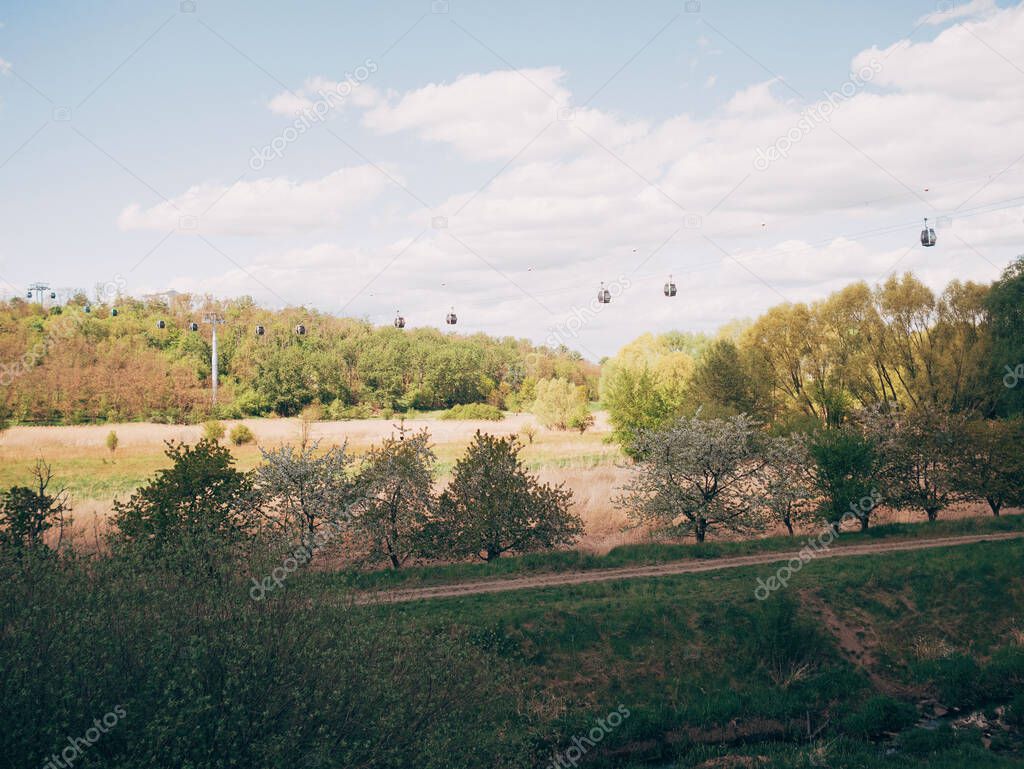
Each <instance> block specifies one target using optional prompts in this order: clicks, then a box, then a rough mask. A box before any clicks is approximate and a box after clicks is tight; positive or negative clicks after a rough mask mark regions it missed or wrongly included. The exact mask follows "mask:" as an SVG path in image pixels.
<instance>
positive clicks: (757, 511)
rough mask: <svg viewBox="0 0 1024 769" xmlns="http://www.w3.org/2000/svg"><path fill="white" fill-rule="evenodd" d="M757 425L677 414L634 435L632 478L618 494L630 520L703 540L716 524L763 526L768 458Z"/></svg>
mask: <svg viewBox="0 0 1024 769" xmlns="http://www.w3.org/2000/svg"><path fill="white" fill-rule="evenodd" d="M763 443H764V441H763V439H762V436H761V433H760V431H759V429H758V426H757V424H756V423H755V422H754V420H753V419H751V418H750V417H749V416H747V415H745V414H740V415H738V416H733V417H729V418H726V419H701V418H699V416H698V417H682V418H680V419H679V420H677V421H676V422H674V423H672V424H670V425H669V426H668V427H666V428H664V429H660V430H648V431H644V432H642V433H641V434H640V436H639V438H638V440H637V443H636V449H637V455H638V457H639V459H638V460H637V462H636V464H635V466H634V472H633V477H632V478H631V479H630V481H629V482H628V483H627V484H626V485H625V486H624V487H623V488H622V492H623V493H622V495H620V496H619V498H618V499H617V500H616V501H617V503H618V504H619V506H620V507H623V508H625V509H626V510H627V511H628V513H629V516H630V518H631V519H632V521H633V523H634V524H635V525H638V526H639V525H650V526H653V527H654V528H655V529H658V530H661V531H664V532H668V533H671V534H675V535H689V534H692V535H693V536H694V537H695V538H696V539H697V541H698V542H703V541H704V539H705V538H706V537H707V535H708V533H709V532H713V531H717V530H725V531H734V532H751V531H756V530H759V529H763V528H764V524H765V520H764V515H763V505H762V498H761V497H762V493H763V492H762V484H763V481H764V472H765V466H766V464H767V459H766V458H765V454H764V452H763V450H762V449H763Z"/></svg>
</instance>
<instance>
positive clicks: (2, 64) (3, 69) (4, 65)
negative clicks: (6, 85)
mask: <svg viewBox="0 0 1024 769" xmlns="http://www.w3.org/2000/svg"><path fill="white" fill-rule="evenodd" d="M9 74H11V63H10V62H9V61H7V60H6V59H0V75H9Z"/></svg>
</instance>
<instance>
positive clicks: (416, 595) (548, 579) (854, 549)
mask: <svg viewBox="0 0 1024 769" xmlns="http://www.w3.org/2000/svg"><path fill="white" fill-rule="evenodd" d="M1021 538H1024V532H1009V533H1002V534H971V535H968V536H961V537H940V538H936V539H918V540H902V541H895V542H871V543H868V544H860V545H846V546H842V545H841V546H839V547H835V548H832V549H831V550H824V551H821V552H820V553H819V554H818V555H817V558H846V557H849V556H855V555H873V554H876V553H895V552H900V551H904V550H928V549H931V548H936V547H953V546H956V545H970V544H974V543H976V542H999V541H1004V540H1009V539H1021ZM797 557H798V555H797V552H796V551H780V552H775V553H757V554H756V555H742V556H734V557H728V558H715V559H709V560H703V561H695V560H686V561H673V562H671V563H662V564H657V565H654V566H627V567H623V568H618V569H595V570H593V571H581V572H568V573H554V574H538V575H535V576H531V577H513V578H510V579H491V580H485V581H477V582H463V583H460V584H449V585H436V586H431V587H416V588H400V589H395V590H381V591H377V592H367V593H363V594H361V595H360V596H359V598H358V599H357V603H400V602H403V601H423V600H429V599H432V598H455V597H459V596H464V595H479V594H482V593H504V592H506V591H509V590H528V589H531V588H545V587H558V586H560V585H583V584H586V583H588V582H611V581H613V580H619V579H640V578H645V577H665V576H670V575H673V574H694V573H697V572H703V571H718V570H719V569H735V568H739V567H741V566H757V565H759V564H766V563H781V562H783V561H788V560H790V559H792V558H797ZM817 558H816V559H817ZM751 590H753V587H751Z"/></svg>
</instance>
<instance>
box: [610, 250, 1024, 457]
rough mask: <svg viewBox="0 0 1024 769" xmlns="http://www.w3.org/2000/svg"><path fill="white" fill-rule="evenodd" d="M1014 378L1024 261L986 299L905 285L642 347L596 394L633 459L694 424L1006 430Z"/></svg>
mask: <svg viewBox="0 0 1024 769" xmlns="http://www.w3.org/2000/svg"><path fill="white" fill-rule="evenodd" d="M1022 364H1024V257H1021V258H1019V259H1017V260H1016V261H1015V262H1014V263H1013V264H1011V265H1010V266H1009V267H1008V268H1007V269H1006V270H1005V271H1004V273H1003V275H1002V276H1001V277H1000V279H999V280H997V281H995V282H994V283H992V284H991V285H982V284H978V283H971V282H966V283H963V282H960V281H953V282H951V283H950V284H949V285H948V286H947V287H946V289H945V290H944V291H943V292H942V293H941V294H940V295H938V296H936V295H935V294H934V293H933V292H932V291H931V290H930V289H929V288H928V287H927V286H925V285H924V284H923V283H921V282H920V281H919V280H918V279H917V278H915V277H914V276H913V275H911V274H909V273H908V274H905V275H903V276H900V277H895V276H894V277H891V278H889V279H888V280H886V281H885V282H884V283H882V284H880V285H877V286H875V287H873V288H872V287H869V286H868V285H867V284H866V283H863V282H859V283H854V284H852V285H849V286H847V287H846V288H844V289H842V290H840V291H837V292H835V293H833V294H831V295H830V296H829V297H827V298H825V299H823V300H821V301H818V302H814V303H811V304H804V303H790V304H782V305H779V306H776V307H773V308H771V309H770V310H768V311H767V312H766V313H764V314H763V315H761V316H760V317H758V318H757V319H755V320H753V321H747V322H743V323H733V324H730V325H729V326H727V327H726V328H724V329H722V331H721V332H720V333H719V334H718V335H717V336H716V337H708V336H706V335H700V334H682V333H678V332H673V333H669V334H663V335H661V336H657V337H656V336H653V335H650V334H646V335H644V336H641V337H640V338H638V339H637V340H635V341H634V342H632V343H630V344H629V345H627V346H626V347H624V348H623V349H622V350H621V351H620V352H619V353H618V354H617V355H616V356H614V357H613V358H611V359H609V360H607V361H606V362H605V364H604V366H603V368H602V373H601V384H600V388H601V399H602V402H603V403H604V404H605V406H606V408H607V409H608V412H609V417H610V419H611V421H612V424H613V426H614V429H615V434H616V437H617V438H618V440H619V441H620V443H622V444H623V445H624V446H626V447H627V448H628V447H629V446H630V445H632V444H633V443H634V441H635V439H636V437H637V435H638V434H639V432H640V431H642V430H645V429H650V428H653V427H656V426H658V425H662V424H666V423H668V422H669V421H671V420H672V419H674V418H676V417H678V416H680V415H693V414H695V413H697V412H698V411H700V413H702V414H703V415H705V416H723V417H724V416H731V415H736V414H741V413H744V414H749V415H751V416H754V417H756V418H757V419H759V420H761V421H763V422H766V423H768V424H771V425H775V426H781V427H784V428H786V429H803V430H807V429H811V428H812V427H815V426H817V425H831V426H836V425H840V424H843V423H845V422H846V421H848V420H849V418H850V417H851V416H852V415H853V414H854V413H855V412H857V411H858V410H860V409H863V408H866V407H870V406H877V405H880V404H885V403H895V404H899V405H900V406H901V407H906V408H910V409H915V408H930V409H934V410H937V411H942V412H947V413H966V414H971V413H973V414H977V415H979V416H981V417H985V418H996V417H1008V416H1014V415H1017V414H1021V413H1022V412H1024V376H1020V374H1021V373H1024V366H1022ZM1018 379H1019V380H1020V383H1019V384H1018Z"/></svg>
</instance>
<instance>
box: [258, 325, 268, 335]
mask: <svg viewBox="0 0 1024 769" xmlns="http://www.w3.org/2000/svg"><path fill="white" fill-rule="evenodd" d="M265 333H267V330H266V329H265V328H263V326H257V327H256V336H263V335H264V334H265Z"/></svg>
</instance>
